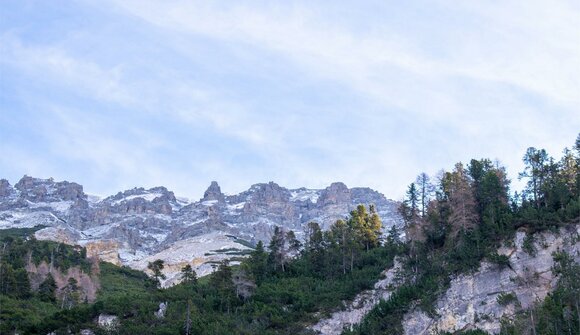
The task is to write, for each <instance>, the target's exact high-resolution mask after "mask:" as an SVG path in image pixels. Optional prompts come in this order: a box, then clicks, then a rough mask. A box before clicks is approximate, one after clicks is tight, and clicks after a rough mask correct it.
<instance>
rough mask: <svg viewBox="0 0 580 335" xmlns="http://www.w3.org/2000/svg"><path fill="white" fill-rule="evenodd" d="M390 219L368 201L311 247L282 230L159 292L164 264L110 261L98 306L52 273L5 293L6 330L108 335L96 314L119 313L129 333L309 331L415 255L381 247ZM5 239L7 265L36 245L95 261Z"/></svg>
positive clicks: (314, 230)
mask: <svg viewBox="0 0 580 335" xmlns="http://www.w3.org/2000/svg"><path fill="white" fill-rule="evenodd" d="M380 225H381V222H380V220H379V219H378V215H377V213H376V211H375V209H374V208H373V207H371V208H370V211H367V209H366V208H365V207H363V206H359V207H358V208H357V209H356V210H355V211H353V212H352V213H351V216H350V217H349V218H348V219H347V220H340V221H338V222H337V223H336V224H335V225H333V227H332V229H331V230H330V231H328V232H324V233H323V232H322V231H321V230H320V227H319V226H318V224H316V223H311V224H310V225H309V235H308V238H307V239H306V241H305V244H304V247H302V244H301V243H300V242H298V240H297V239H296V237H295V235H294V233H293V232H291V231H285V230H283V229H281V228H277V229H276V231H275V234H274V236H273V238H272V242H271V243H270V252H267V251H266V250H265V249H264V246H263V244H262V243H261V242H259V243H258V245H257V246H256V249H255V250H254V251H252V252H251V255H250V256H249V258H248V259H245V260H244V261H243V262H242V264H241V265H240V266H236V267H231V266H229V264H228V263H227V262H222V263H219V264H218V268H217V271H216V272H214V273H213V274H212V275H210V276H208V277H205V278H202V279H200V280H197V276H196V274H195V272H194V271H193V269H192V268H191V267H187V266H186V267H184V268H183V269H182V276H183V279H184V281H183V283H182V284H179V285H176V286H173V287H171V288H168V289H159V288H158V284H159V281H160V280H161V279H163V273H162V272H161V271H162V270H163V267H164V263H163V261H161V260H157V261H154V262H151V263H150V264H149V266H148V268H149V269H150V270H151V271H152V273H153V276H152V277H151V278H150V277H148V276H147V275H145V274H144V273H143V272H139V271H135V270H131V269H129V268H127V267H117V266H115V265H112V264H108V263H101V264H100V267H99V281H100V285H101V288H100V291H99V294H98V297H97V300H96V301H95V302H94V303H91V304H87V303H83V302H81V301H78V300H79V294H78V292H79V285H78V283H77V282H76V281H75V280H70V281H69V282H68V283H67V285H65V286H64V287H61V288H60V289H57V288H56V287H55V284H54V280H52V279H51V277H47V278H46V279H45V280H44V281H43V282H42V284H41V287H40V288H39V289H38V290H35V291H33V290H31V289H30V287H29V286H26V285H24V287H25V288H24V289H23V291H25V292H26V294H24V295H18V296H14V297H13V296H11V295H7V294H5V295H2V299H3V300H2V306H3V309H2V311H0V321H1V323H0V332H1V333H9V332H13V331H15V330H19V331H21V332H22V333H31V334H32V333H48V332H50V331H57V333H66V332H67V331H68V330H69V329H70V330H71V331H73V332H75V331H79V330H80V329H93V330H94V331H96V332H99V331H100V330H98V329H96V326H95V324H94V322H93V320H94V319H95V318H96V317H97V316H98V315H99V314H101V313H105V314H111V315H116V316H118V317H119V326H118V332H119V333H120V334H136V333H147V334H183V333H184V331H185V330H186V329H187V332H188V333H189V334H291V333H296V332H303V331H304V326H305V325H306V324H308V323H311V322H314V321H315V319H316V317H315V315H327V314H329V313H330V312H332V311H333V310H336V309H338V308H340V306H342V302H343V301H344V300H349V299H352V298H353V297H354V296H355V295H356V294H357V293H358V292H360V291H361V290H365V289H369V288H371V287H372V285H373V284H374V282H376V280H378V279H379V276H380V273H381V272H382V271H383V270H384V269H385V268H388V267H390V266H392V265H393V259H394V257H395V255H397V254H402V253H403V252H404V251H405V247H404V245H403V244H402V243H400V242H398V238H396V237H391V238H390V239H389V241H390V242H387V243H384V244H382V243H380V237H381V236H380ZM5 243H9V246H10V247H9V248H8V249H7V250H8V252H7V253H5V254H3V258H2V262H3V263H2V264H3V265H7V264H10V265H11V266H13V267H15V268H20V267H22V266H23V265H24V263H23V260H24V259H25V258H26V257H25V256H26V255H27V254H29V253H28V251H30V250H37V249H38V250H49V251H51V252H52V251H54V250H56V248H59V249H58V250H59V253H61V254H65V255H67V257H69V258H70V259H71V261H69V263H66V262H61V263H59V264H61V265H63V266H65V265H66V266H79V267H86V265H88V264H89V262H88V261H87V260H86V259H84V258H82V259H81V256H82V255H83V251H82V249H80V248H77V247H70V246H59V245H58V244H56V243H53V242H44V241H36V240H34V239H28V240H26V241H24V240H21V239H13V238H7V239H6V240H5ZM26 250H27V251H26ZM25 251H26V252H25ZM46 254H48V255H50V254H51V253H50V252H49V253H47V252H44V253H43V254H42V255H40V254H39V256H38V257H37V258H38V259H41V260H45V261H46V260H49V259H50V258H47V257H45V256H46ZM52 254H55V255H56V254H57V253H54V252H52ZM14 255H18V256H14ZM33 258H34V257H33ZM72 260H74V261H72ZM85 263H86V264H85ZM88 270H90V267H89V268H88V269H87V271H88ZM24 274H25V272H24ZM24 278H27V276H26V275H25V276H24ZM57 296H58V297H57ZM161 302H167V303H168V307H167V311H166V315H165V317H164V318H157V317H154V313H155V312H156V311H157V310H158V309H159V304H160V303H161ZM29 303H33V304H36V305H37V306H42V311H38V313H35V315H34V317H33V316H31V315H29V312H30V311H36V307H34V308H33V307H30V306H29ZM28 308H30V309H28Z"/></svg>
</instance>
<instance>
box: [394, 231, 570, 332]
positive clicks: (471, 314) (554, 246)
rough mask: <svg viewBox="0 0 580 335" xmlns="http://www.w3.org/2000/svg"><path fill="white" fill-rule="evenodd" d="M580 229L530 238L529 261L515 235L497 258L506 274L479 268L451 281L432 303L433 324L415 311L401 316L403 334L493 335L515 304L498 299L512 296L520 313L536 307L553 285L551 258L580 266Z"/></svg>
mask: <svg viewBox="0 0 580 335" xmlns="http://www.w3.org/2000/svg"><path fill="white" fill-rule="evenodd" d="M579 236H580V226H579V225H577V226H576V227H575V228H574V229H573V230H571V231H570V230H568V231H566V230H564V229H562V230H561V231H560V233H559V234H552V233H543V234H541V235H540V236H537V237H536V242H535V248H536V249H537V252H536V254H535V255H534V256H531V255H529V254H528V253H526V252H525V251H524V250H523V248H522V245H523V241H524V238H525V232H523V231H520V232H518V233H517V235H516V238H515V241H514V246H513V247H503V248H501V249H500V250H499V251H498V253H499V254H503V255H507V256H508V257H509V259H510V264H511V268H504V269H500V268H498V267H497V266H496V265H493V264H490V263H487V262H482V264H481V266H480V268H479V271H477V272H476V273H474V274H472V275H462V276H459V277H457V278H455V279H453V280H452V282H451V286H450V288H449V290H448V291H447V292H446V293H445V294H444V295H443V296H442V297H441V298H440V299H439V301H438V302H437V314H438V315H439V317H438V318H436V319H432V318H430V317H429V316H427V315H426V314H425V313H423V312H422V311H419V310H415V311H413V312H411V313H409V314H407V315H406V316H405V320H404V323H403V326H404V329H405V334H408V335H416V334H437V333H438V332H451V333H453V332H456V331H460V330H470V329H482V330H485V331H487V332H489V333H491V334H498V333H499V331H500V328H501V325H500V319H501V318H502V317H504V316H506V317H510V316H513V314H514V312H515V309H516V308H519V307H518V306H516V305H517V304H516V303H511V304H508V305H507V306H502V305H500V304H499V303H498V301H497V297H498V296H499V294H500V293H513V294H515V296H517V300H518V301H519V304H520V305H521V308H527V307H529V306H530V305H532V304H534V303H535V302H536V301H542V300H543V299H544V298H545V297H546V295H547V294H548V293H549V292H550V291H552V290H553V289H554V287H555V285H556V282H557V278H556V277H555V276H554V274H553V273H552V266H553V265H554V262H553V259H552V253H553V252H555V251H565V252H567V253H569V254H570V255H572V256H574V257H575V259H576V261H577V262H580V241H579V239H578V237H579Z"/></svg>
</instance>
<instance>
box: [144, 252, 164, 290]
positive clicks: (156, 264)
mask: <svg viewBox="0 0 580 335" xmlns="http://www.w3.org/2000/svg"><path fill="white" fill-rule="evenodd" d="M164 267H165V262H164V261H163V260H161V259H157V260H155V261H153V262H149V263H148V264H147V268H148V269H149V270H151V271H152V272H153V278H154V281H155V284H156V286H157V287H159V286H160V285H161V280H160V279H165V278H166V277H165V274H163V272H162V270H163V268H164Z"/></svg>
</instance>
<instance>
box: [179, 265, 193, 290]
mask: <svg viewBox="0 0 580 335" xmlns="http://www.w3.org/2000/svg"><path fill="white" fill-rule="evenodd" d="M181 279H182V281H183V282H184V283H186V284H192V285H194V286H195V285H197V274H196V273H195V271H194V270H193V268H192V267H191V265H190V264H187V265H185V266H184V267H183V268H181Z"/></svg>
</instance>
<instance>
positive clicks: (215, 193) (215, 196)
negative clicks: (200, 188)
mask: <svg viewBox="0 0 580 335" xmlns="http://www.w3.org/2000/svg"><path fill="white" fill-rule="evenodd" d="M224 199H225V197H224V194H223V193H222V189H221V188H220V186H219V185H218V183H217V181H212V182H211V184H210V185H209V187H208V188H207V190H206V191H205V193H204V194H203V199H201V201H216V200H217V201H218V202H223V201H224Z"/></svg>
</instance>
